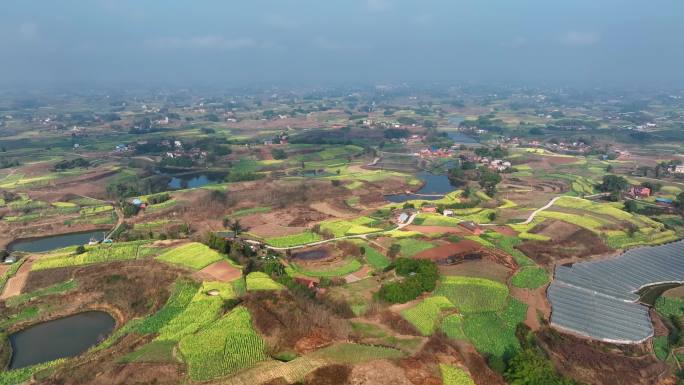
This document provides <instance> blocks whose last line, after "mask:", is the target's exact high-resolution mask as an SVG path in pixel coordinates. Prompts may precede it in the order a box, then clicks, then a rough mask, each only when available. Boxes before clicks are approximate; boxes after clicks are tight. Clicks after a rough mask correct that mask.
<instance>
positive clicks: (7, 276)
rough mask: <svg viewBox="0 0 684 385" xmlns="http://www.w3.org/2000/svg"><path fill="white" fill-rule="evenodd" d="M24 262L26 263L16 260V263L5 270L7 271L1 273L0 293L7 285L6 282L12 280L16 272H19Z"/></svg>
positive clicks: (24, 260) (23, 260)
mask: <svg viewBox="0 0 684 385" xmlns="http://www.w3.org/2000/svg"><path fill="white" fill-rule="evenodd" d="M24 262H26V259H20V260H18V261H17V262H15V263H13V264H12V265H10V267H9V268H7V270H5V272H4V273H2V275H0V291H2V290H3V289H4V288H5V284H6V283H7V280H8V279H10V278H12V277H13V276H14V274H16V273H17V271H18V270H19V268H20V267H21V265H23V264H24Z"/></svg>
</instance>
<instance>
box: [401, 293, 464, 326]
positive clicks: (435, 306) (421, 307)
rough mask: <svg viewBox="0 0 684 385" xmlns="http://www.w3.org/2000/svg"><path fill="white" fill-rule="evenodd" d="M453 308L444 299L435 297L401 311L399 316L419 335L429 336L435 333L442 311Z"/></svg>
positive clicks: (449, 302)
mask: <svg viewBox="0 0 684 385" xmlns="http://www.w3.org/2000/svg"><path fill="white" fill-rule="evenodd" d="M453 308H454V304H453V303H451V301H449V300H448V299H447V298H446V297H441V296H437V297H430V298H426V299H424V300H423V301H421V302H420V303H418V304H417V305H415V306H413V307H410V308H408V309H405V310H403V311H402V312H401V315H402V316H403V317H404V318H405V319H406V320H407V321H409V322H410V323H411V325H413V326H415V328H416V329H418V331H419V332H420V334H422V335H424V336H429V335H432V333H433V332H434V331H435V327H436V326H437V321H439V317H440V315H441V314H442V311H444V310H448V309H453Z"/></svg>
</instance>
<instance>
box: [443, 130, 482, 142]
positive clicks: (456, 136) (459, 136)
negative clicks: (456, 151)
mask: <svg viewBox="0 0 684 385" xmlns="http://www.w3.org/2000/svg"><path fill="white" fill-rule="evenodd" d="M447 136H448V137H449V139H451V140H453V141H454V144H457V145H458V144H465V145H479V143H478V142H477V140H475V139H473V138H472V137H470V136H468V135H466V134H464V133H462V132H458V131H447Z"/></svg>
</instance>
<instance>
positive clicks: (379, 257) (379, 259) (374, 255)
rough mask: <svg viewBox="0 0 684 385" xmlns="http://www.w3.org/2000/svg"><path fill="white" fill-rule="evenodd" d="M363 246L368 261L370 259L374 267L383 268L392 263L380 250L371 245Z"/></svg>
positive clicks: (369, 261)
mask: <svg viewBox="0 0 684 385" xmlns="http://www.w3.org/2000/svg"><path fill="white" fill-rule="evenodd" d="M361 247H363V249H364V250H365V253H364V257H365V258H366V261H368V263H369V264H370V265H371V266H373V268H374V269H376V270H382V269H384V268H386V267H387V266H389V265H390V262H391V261H390V259H389V258H387V257H386V256H384V255H383V254H382V253H381V252H379V251H378V250H376V249H374V248H373V247H371V246H369V245H362V246H361Z"/></svg>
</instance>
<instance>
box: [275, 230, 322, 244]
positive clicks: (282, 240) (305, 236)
mask: <svg viewBox="0 0 684 385" xmlns="http://www.w3.org/2000/svg"><path fill="white" fill-rule="evenodd" d="M320 240H321V237H320V235H318V234H316V233H312V232H310V231H305V232H303V233H299V234H293V235H284V236H282V237H273V238H267V239H266V243H267V244H269V245H271V246H273V247H291V246H298V245H303V244H306V243H312V242H317V241H320Z"/></svg>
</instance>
